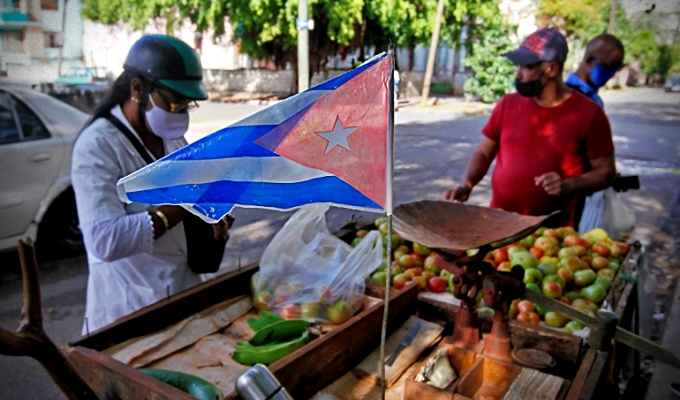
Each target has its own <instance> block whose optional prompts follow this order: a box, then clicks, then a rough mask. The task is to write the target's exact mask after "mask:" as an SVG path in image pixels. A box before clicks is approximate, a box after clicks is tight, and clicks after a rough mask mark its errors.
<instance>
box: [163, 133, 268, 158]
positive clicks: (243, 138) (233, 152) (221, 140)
mask: <svg viewBox="0 0 680 400" xmlns="http://www.w3.org/2000/svg"><path fill="white" fill-rule="evenodd" d="M276 126H277V125H250V126H228V127H226V128H223V129H220V130H219V131H216V132H214V133H212V134H210V135H208V136H206V137H203V138H201V139H199V140H197V141H195V142H194V143H192V144H191V145H189V146H185V147H182V148H181V149H179V150H177V151H175V152H174V153H172V154H169V155H167V156H165V157H163V158H162V159H161V160H165V161H171V160H172V161H175V160H177V161H180V160H211V159H216V158H226V157H242V156H249V157H253V156H270V157H271V156H276V155H277V154H276V153H273V152H272V151H270V150H267V149H265V148H263V147H260V146H258V145H257V144H255V143H253V142H254V141H255V139H257V138H259V137H260V136H262V135H264V134H265V133H267V132H269V131H271V130H272V129H274V128H276Z"/></svg>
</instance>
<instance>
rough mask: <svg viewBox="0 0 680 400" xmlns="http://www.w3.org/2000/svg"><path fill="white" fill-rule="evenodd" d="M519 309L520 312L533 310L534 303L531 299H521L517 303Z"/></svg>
mask: <svg viewBox="0 0 680 400" xmlns="http://www.w3.org/2000/svg"><path fill="white" fill-rule="evenodd" d="M517 309H518V310H519V312H533V311H534V310H535V309H534V303H533V302H531V301H530V300H521V301H520V302H519V303H517Z"/></svg>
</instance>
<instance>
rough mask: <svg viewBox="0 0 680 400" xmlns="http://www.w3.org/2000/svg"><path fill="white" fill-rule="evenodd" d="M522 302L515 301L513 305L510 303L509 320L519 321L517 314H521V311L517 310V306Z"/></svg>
mask: <svg viewBox="0 0 680 400" xmlns="http://www.w3.org/2000/svg"><path fill="white" fill-rule="evenodd" d="M520 301H521V299H515V300H513V301H512V303H510V309H509V310H508V318H510V319H517V314H519V309H518V308H517V304H519V302H520ZM532 306H533V304H532Z"/></svg>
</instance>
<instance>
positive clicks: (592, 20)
mask: <svg viewBox="0 0 680 400" xmlns="http://www.w3.org/2000/svg"><path fill="white" fill-rule="evenodd" d="M608 3H609V1H602V0H580V1H573V0H537V1H536V5H537V12H536V16H537V22H538V25H539V26H553V27H555V28H557V29H559V30H560V31H561V32H563V33H564V34H565V37H566V38H567V40H568V41H569V42H573V41H576V42H580V44H581V45H585V44H586V43H587V42H588V41H589V40H590V39H591V38H592V37H593V36H596V35H598V34H600V33H603V32H605V31H606V29H607V21H608V20H607V19H603V18H602V17H601V16H602V15H603V14H604V12H605V11H606V12H607V13H608V10H609V5H608ZM607 16H608V14H607Z"/></svg>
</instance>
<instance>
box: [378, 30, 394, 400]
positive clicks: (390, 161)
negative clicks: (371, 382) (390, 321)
mask: <svg viewBox="0 0 680 400" xmlns="http://www.w3.org/2000/svg"><path fill="white" fill-rule="evenodd" d="M387 54H388V55H389V57H390V64H391V68H390V75H389V77H388V78H387V86H388V90H387V93H388V94H389V95H388V97H387V105H388V106H387V168H386V173H387V177H386V180H385V181H386V185H385V190H386V193H385V213H386V214H387V227H388V229H387V268H386V269H385V275H387V277H386V279H385V306H384V308H383V323H382V331H381V333H380V393H381V399H382V400H385V390H386V388H387V382H385V339H386V336H387V316H388V314H389V306H390V286H391V284H392V181H393V178H394V48H393V47H392V43H390V45H389V47H388V50H387Z"/></svg>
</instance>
